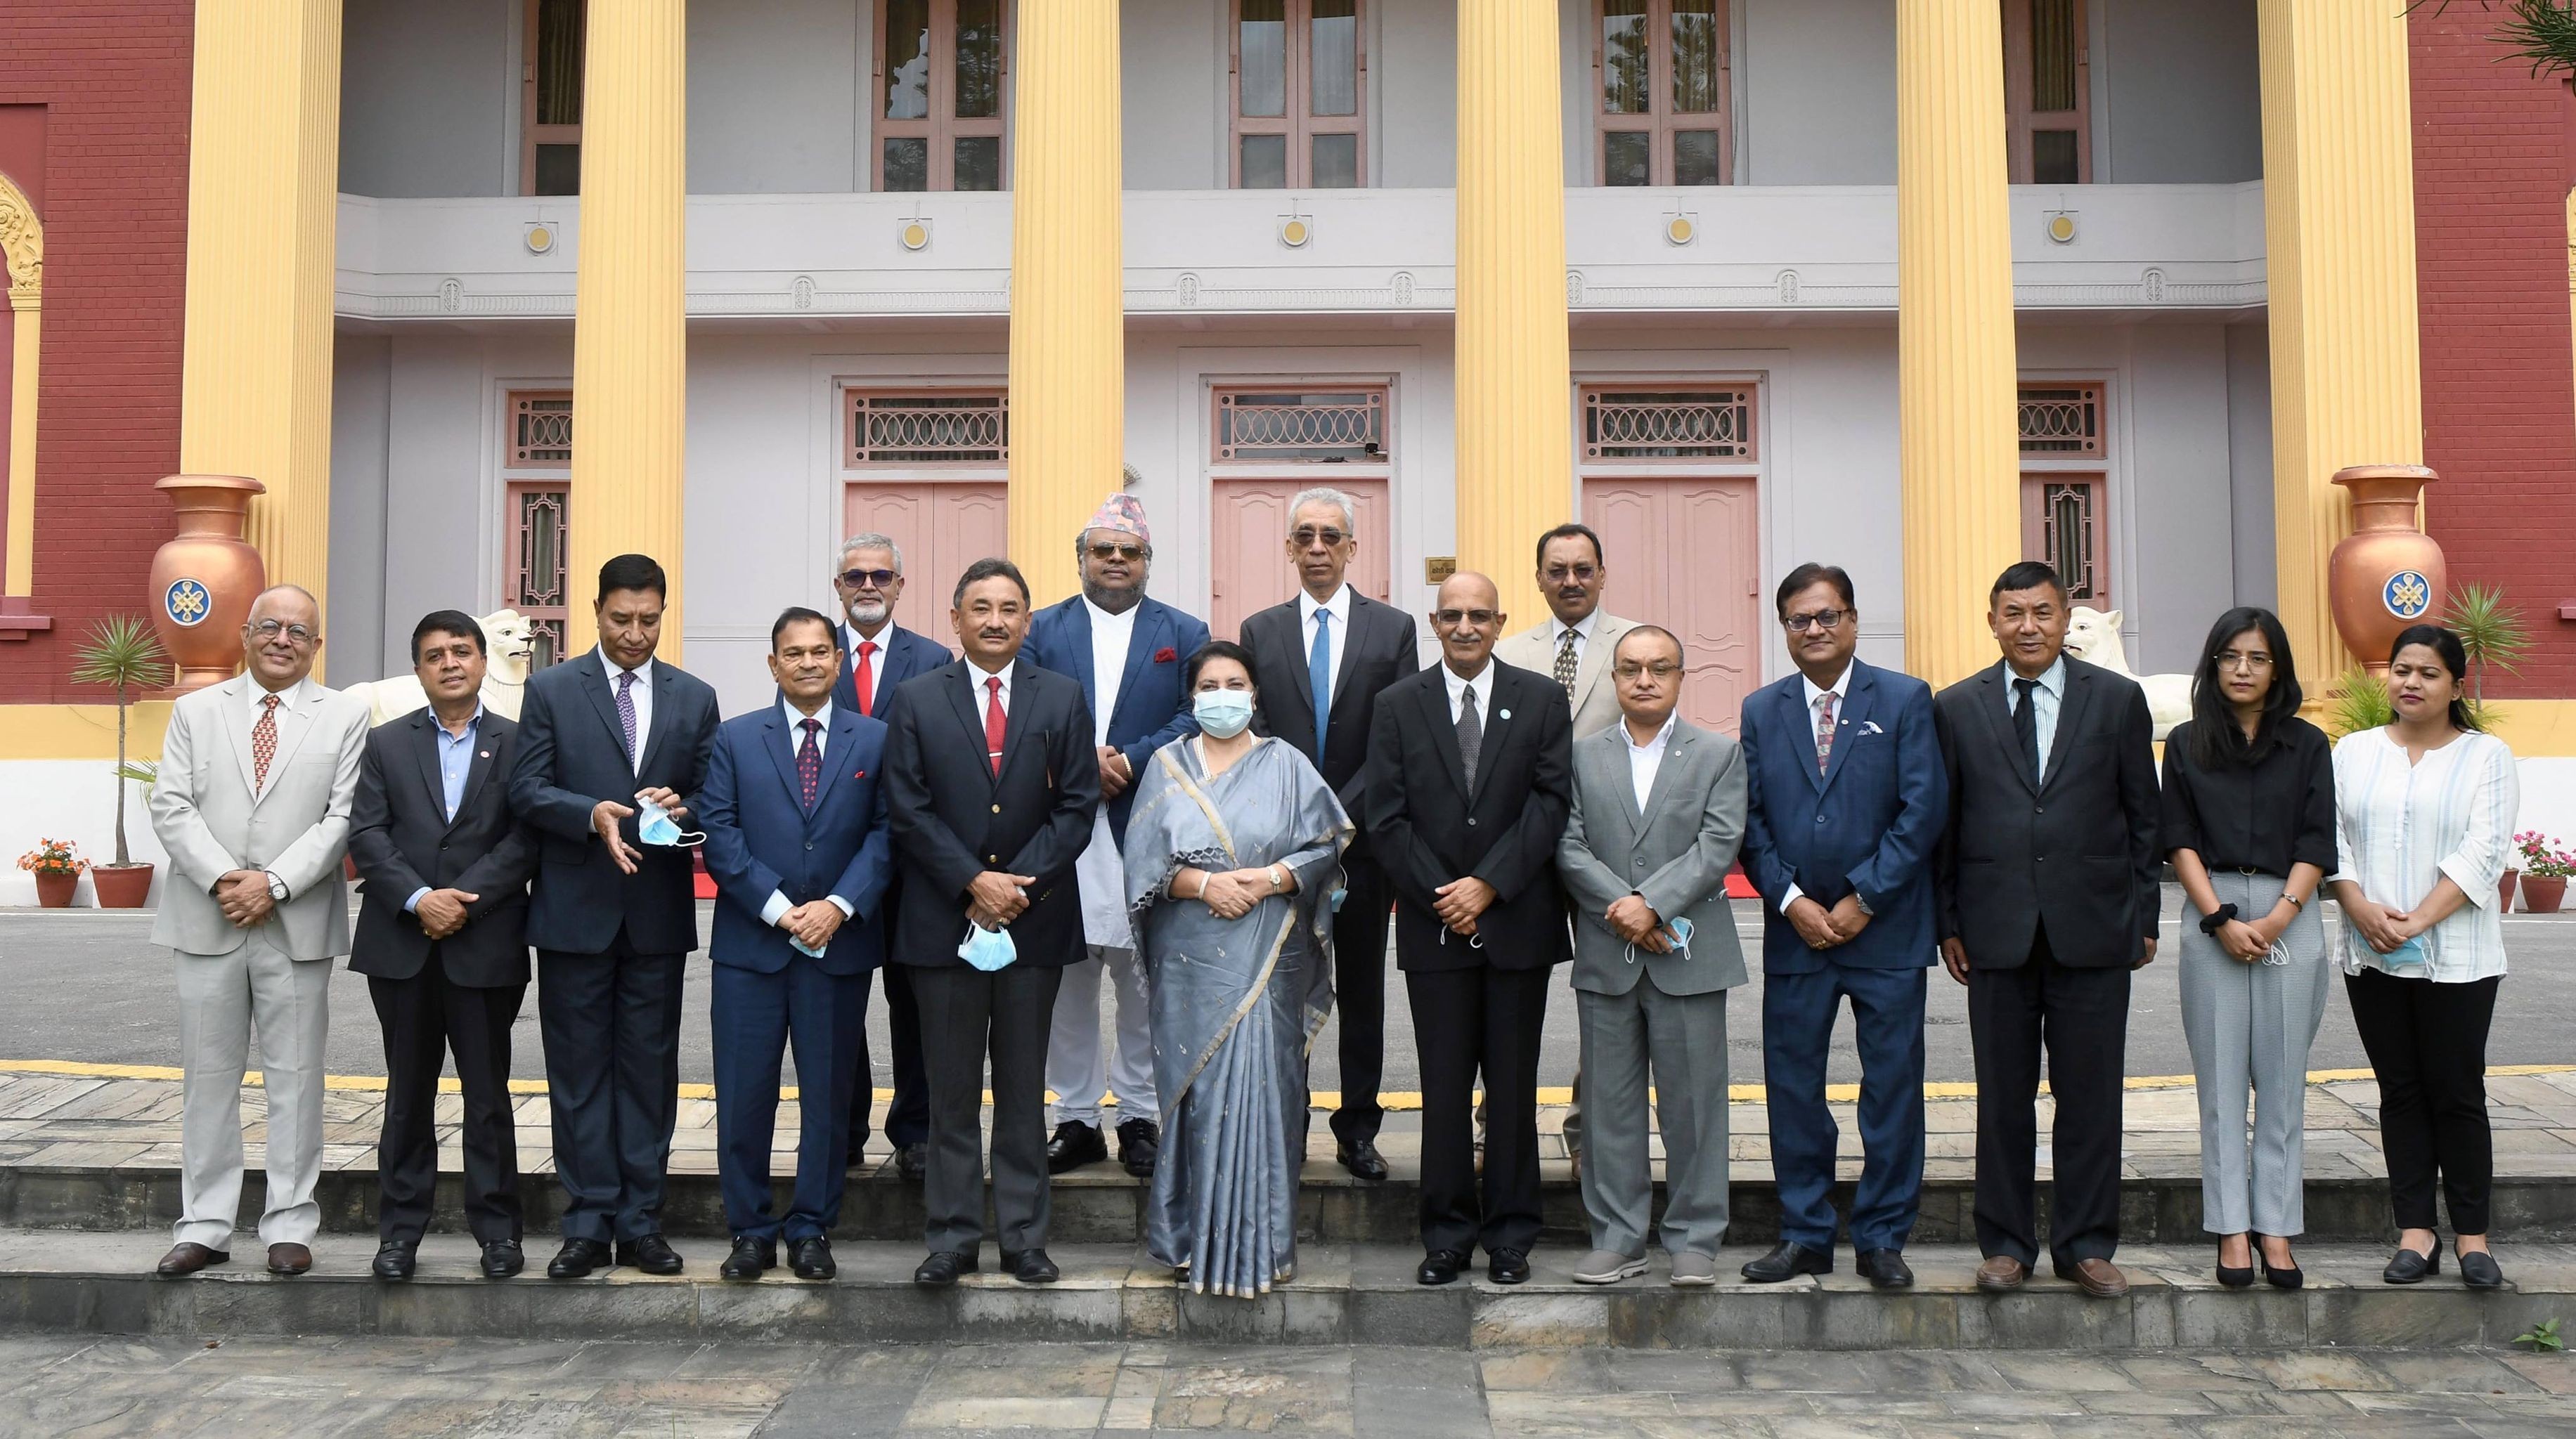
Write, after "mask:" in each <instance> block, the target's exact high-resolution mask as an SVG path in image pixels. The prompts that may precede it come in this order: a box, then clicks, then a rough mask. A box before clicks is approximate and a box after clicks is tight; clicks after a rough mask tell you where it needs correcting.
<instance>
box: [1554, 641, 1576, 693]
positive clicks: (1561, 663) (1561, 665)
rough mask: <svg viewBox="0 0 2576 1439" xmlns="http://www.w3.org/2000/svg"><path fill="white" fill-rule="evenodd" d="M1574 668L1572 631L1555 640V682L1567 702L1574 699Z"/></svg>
mask: <svg viewBox="0 0 2576 1439" xmlns="http://www.w3.org/2000/svg"><path fill="white" fill-rule="evenodd" d="M1574 667H1575V661H1574V631H1572V630H1567V631H1566V632H1565V633H1564V634H1561V635H1559V636H1557V638H1556V682H1557V683H1558V684H1559V685H1562V686H1563V687H1564V689H1565V697H1566V698H1567V699H1569V700H1571V699H1573V698H1574Z"/></svg>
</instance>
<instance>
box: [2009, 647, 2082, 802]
mask: <svg viewBox="0 0 2576 1439" xmlns="http://www.w3.org/2000/svg"><path fill="white" fill-rule="evenodd" d="M2002 663H2003V671H2004V711H2005V712H2006V713H2007V714H2019V713H2020V712H2021V676H2020V675H2018V674H2016V673H2014V672H2013V667H2012V664H2011V662H2010V661H2004V662H2002ZM2038 684H2039V688H2037V689H2035V690H2032V691H2031V692H2030V702H2031V704H2033V705H2034V706H2036V708H2035V709H2034V710H2033V711H2032V714H2031V718H2032V720H2033V721H2035V722H2036V723H2037V724H2038V726H2039V778H2041V779H2042V780H2046V779H2047V778H2048V752H2049V750H2051V749H2053V748H2055V747H2056V744H2057V707H2058V706H2059V705H2060V704H2062V703H2064V702H2065V699H2066V656H2064V655H2059V656H2058V657H2057V658H2056V659H2054V660H2051V661H2049V665H2048V668H2047V669H2044V670H2042V671H2040V672H2039V680H2038Z"/></svg>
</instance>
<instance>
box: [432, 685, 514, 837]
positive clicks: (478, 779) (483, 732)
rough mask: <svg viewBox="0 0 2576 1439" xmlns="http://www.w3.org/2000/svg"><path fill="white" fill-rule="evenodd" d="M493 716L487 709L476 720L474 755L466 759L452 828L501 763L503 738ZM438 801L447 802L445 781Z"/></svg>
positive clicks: (440, 802)
mask: <svg viewBox="0 0 2576 1439" xmlns="http://www.w3.org/2000/svg"><path fill="white" fill-rule="evenodd" d="M493 718H494V716H493V714H492V712H491V711H489V710H486V711H484V712H483V715H482V717H481V718H479V719H477V720H476V721H475V722H474V755H473V758H471V759H469V760H467V761H466V770H465V789H464V792H463V793H461V794H459V795H458V796H457V797H456V814H455V817H454V818H451V819H450V820H448V822H447V823H448V826H449V827H450V828H454V827H455V824H456V821H457V820H460V819H463V818H464V817H465V807H466V806H467V805H470V804H472V803H473V802H474V794H475V791H477V790H479V789H481V788H482V787H483V781H485V780H487V779H489V778H491V777H492V767H493V766H494V765H496V764H498V763H500V759H499V756H500V753H501V739H500V736H499V735H497V734H495V733H493V730H492V721H493ZM432 739H433V743H432V744H431V746H430V750H431V753H432V755H433V757H435V754H436V751H437V748H438V746H437V745H436V743H435V742H434V741H435V736H433V737H432ZM438 802H439V804H440V805H441V806H442V807H443V806H445V805H446V803H447V787H446V785H445V784H444V783H442V784H441V785H440V786H439V793H438Z"/></svg>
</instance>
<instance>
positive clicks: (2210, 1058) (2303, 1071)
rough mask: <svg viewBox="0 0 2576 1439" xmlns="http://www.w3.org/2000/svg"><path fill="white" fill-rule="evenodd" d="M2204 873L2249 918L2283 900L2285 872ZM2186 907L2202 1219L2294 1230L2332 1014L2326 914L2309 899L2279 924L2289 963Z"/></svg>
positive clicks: (2216, 1229) (2185, 1007)
mask: <svg viewBox="0 0 2576 1439" xmlns="http://www.w3.org/2000/svg"><path fill="white" fill-rule="evenodd" d="M2209 882H2210V885H2211V887H2212V888H2214V889H2216V890H2217V892H2218V901H2219V903H2221V904H2232V905H2235V906H2236V911H2237V914H2238V915H2239V916H2240V917H2242V918H2245V919H2248V920H2253V919H2260V918H2262V917H2263V916H2264V915H2267V914H2270V913H2271V912H2272V907H2273V906H2274V905H2276V904H2278V903H2280V899H2281V888H2282V882H2281V881H2280V880H2278V879H2275V878H2273V877H2272V876H2270V875H2265V874H2254V875H2248V874H2239V873H2237V872H2236V871H2234V870H2223V871H2213V872H2211V874H2210V876H2209ZM2182 918H2183V925H2182V1032H2183V1037H2184V1038H2185V1039H2186V1040H2188V1041H2189V1042H2190V1044H2191V1068H2192V1076H2193V1079H2194V1080H2195V1081H2196V1083H2197V1084H2198V1087H2199V1092H2200V1209H2201V1227H2202V1228H2203V1229H2206V1230H2208V1231H2209V1232H2210V1233H2212V1234H2242V1233H2244V1232H2246V1231H2247V1230H2249V1229H2250V1230H2253V1231H2255V1232H2258V1233H2262V1234H2277V1235H2280V1236H2283V1237H2285V1238H2286V1237H2289V1236H2293V1235H2296V1234H2298V1233H2300V1232H2301V1231H2302V1230H2304V1229H2305V1228H2306V1227H2307V1218H2306V1206H2305V1203H2304V1200H2305V1198H2306V1182H2305V1176H2304V1172H2303V1165H2304V1155H2305V1151H2306V1148H2307V1082H2308V1046H2309V1045H2311V1044H2313V1043H2314V1042H2315V1041H2316V1037H2317V1021H2318V1020H2319V1019H2320V1018H2321V1017H2322V1016H2323V1015H2324V1013H2325V1003H2326V990H2327V987H2328V986H2327V974H2326V970H2327V964H2326V935H2325V924H2324V922H2323V921H2322V920H2320V919H2318V917H2317V907H2316V904H2315V902H2314V901H2311V902H2310V903H2309V905H2308V907H2307V908H2306V909H2304V910H2302V911H2300V913H2299V917H2298V918H2297V919H2294V920H2292V921H2290V927H2289V928H2288V929H2287V930H2284V931H2283V932H2282V934H2281V947H2282V948H2283V949H2284V950H2286V951H2287V952H2288V953H2289V956H2290V962H2289V963H2288V964H2259V963H2258V964H2247V963H2245V962H2244V961H2243V960H2240V959H2236V958H2233V957H2231V956H2230V955H2229V954H2228V953H2227V951H2226V950H2225V949H2223V948H2221V947H2220V946H2219V943H2218V941H2217V939H2215V938H2214V937H2212V936H2209V935H2205V934H2202V933H2201V932H2200V911H2199V910H2197V909H2194V908H2193V907H2192V906H2191V904H2190V903H2189V902H2188V901H2186V902H2185V903H2184V905H2183V916H2182ZM2249 1085H2250V1086H2251V1088H2252V1090H2253V1096H2254V1133H2253V1143H2252V1144H2251V1146H2250V1147H2249V1146H2248V1144H2247V1142H2246V1132H2245V1096H2246V1090H2247V1088H2248V1086H2249Z"/></svg>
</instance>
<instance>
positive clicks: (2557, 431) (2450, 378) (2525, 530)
mask: <svg viewBox="0 0 2576 1439" xmlns="http://www.w3.org/2000/svg"><path fill="white" fill-rule="evenodd" d="M2495 18H2496V12H2490V11H2487V10H2484V9H2482V8H2480V7H2478V6H2475V5H2454V6H2452V7H2451V9H2450V11H2449V13H2448V14H2446V15H2440V16H2436V15H2434V14H2433V13H2432V12H2431V7H2427V8H2426V9H2424V10H2419V11H2417V12H2416V14H2415V16H2414V17H2413V19H2412V21H2411V22H2410V26H2409V28H2410V30H2411V32H2412V36H2413V43H2412V46H2411V49H2412V51H2413V55H2412V60H2413V72H2414V81H2413V85H2414V111H2415V245H2416V277H2417V284H2418V289H2419V294H2420V299H2421V304H2422V312H2423V347H2424V462H2425V463H2426V464H2428V465H2431V466H2432V467H2433V468H2434V469H2435V470H2438V471H2440V472H2441V475H2442V482H2441V483H2440V484H2438V485H2435V486H2433V487H2432V488H2431V489H2430V490H2429V491H2427V492H2426V493H2427V499H2426V502H2425V509H2426V513H2427V516H2428V528H2429V529H2430V530H2431V531H2432V534H2433V536H2434V538H2436V539H2438V540H2440V541H2441V542H2442V548H2443V551H2444V553H2445V555H2446V556H2447V558H2448V559H2449V561H2450V566H2451V580H2452V583H2454V584H2455V585H2456V584H2461V583H2467V582H2475V583H2480V584H2489V585H2502V586H2503V587H2504V590H2505V594H2506V597H2507V598H2508V599H2510V600H2511V601H2512V602H2513V603H2515V604H2516V605H2518V606H2519V607H2521V609H2522V610H2523V612H2524V613H2525V615H2526V616H2528V618H2529V619H2530V622H2531V626H2532V630H2533V634H2534V638H2535V639H2536V640H2537V641H2538V643H2537V645H2536V646H2535V649H2534V653H2533V655H2532V658H2531V659H2530V660H2529V661H2528V662H2526V663H2525V664H2524V665H2523V668H2522V673H2521V675H2520V676H2519V677H2515V678H2509V679H2499V680H2498V681H2497V682H2495V683H2493V684H2491V685H2490V686H2489V692H2490V693H2502V694H2505V695H2520V696H2558V697H2564V696H2571V695H2576V622H2569V621H2565V620H2561V619H2559V618H2558V607H2559V606H2560V605H2561V604H2564V603H2568V602H2571V601H2576V357H2571V351H2570V339H2571V336H2570V334H2569V320H2568V263H2569V256H2568V250H2567V241H2568V235H2567V191H2568V186H2569V183H2570V181H2571V179H2576V150H2571V145H2570V134H2571V126H2576V113H2571V109H2576V101H2571V99H2570V96H2569V94H2568V90H2567V87H2566V85H2565V84H2563V83H2561V82H2559V81H2554V80H2535V79H2532V78H2531V76H2530V72H2529V70H2528V68H2527V67H2526V66H2524V65H2523V64H2521V63H2519V62H2517V61H2514V60H2512V59H2511V58H2509V57H2507V56H2506V55H2505V53H2504V51H2503V49H2502V48H2501V47H2500V46H2498V45H2496V44H2495V43H2494V42H2493V41H2492V40H2491V39H2489V38H2488V36H2489V33H2490V31H2491V29H2492V27H2493V24H2494V21H2495Z"/></svg>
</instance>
